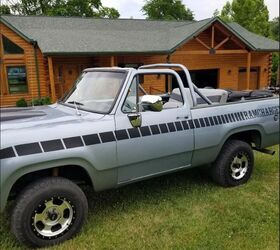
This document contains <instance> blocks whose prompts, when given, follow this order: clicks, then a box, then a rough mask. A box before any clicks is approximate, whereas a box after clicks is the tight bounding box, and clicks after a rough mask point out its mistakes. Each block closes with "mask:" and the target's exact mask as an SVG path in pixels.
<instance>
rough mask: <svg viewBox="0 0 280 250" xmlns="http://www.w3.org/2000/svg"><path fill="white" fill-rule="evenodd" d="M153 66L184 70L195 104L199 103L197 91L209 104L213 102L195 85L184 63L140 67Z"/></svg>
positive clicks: (154, 65)
mask: <svg viewBox="0 0 280 250" xmlns="http://www.w3.org/2000/svg"><path fill="white" fill-rule="evenodd" d="M151 68H180V69H181V70H183V71H184V73H185V75H186V78H187V81H188V85H189V89H190V93H191V97H192V101H193V106H196V105H197V100H196V96H195V93H197V94H198V95H199V96H200V97H201V98H202V99H203V100H204V101H205V102H207V103H208V104H212V102H211V101H210V100H209V99H208V98H207V97H206V96H204V95H203V94H202V93H201V92H200V91H199V89H198V88H197V87H196V86H195V84H194V83H193V82H192V79H191V75H190V72H189V70H188V69H187V68H186V67H185V66H184V65H182V64H177V63H157V64H149V65H143V66H141V67H139V69H151Z"/></svg>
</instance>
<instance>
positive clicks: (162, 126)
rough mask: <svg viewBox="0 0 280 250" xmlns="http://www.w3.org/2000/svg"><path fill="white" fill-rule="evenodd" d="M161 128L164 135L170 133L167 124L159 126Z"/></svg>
mask: <svg viewBox="0 0 280 250" xmlns="http://www.w3.org/2000/svg"><path fill="white" fill-rule="evenodd" d="M159 128H160V131H161V133H162V134H165V133H168V129H167V126H166V124H165V123H162V124H159Z"/></svg>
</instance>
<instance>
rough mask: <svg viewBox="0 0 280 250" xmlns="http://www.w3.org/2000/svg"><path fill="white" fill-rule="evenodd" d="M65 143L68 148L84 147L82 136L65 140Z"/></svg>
mask: <svg viewBox="0 0 280 250" xmlns="http://www.w3.org/2000/svg"><path fill="white" fill-rule="evenodd" d="M63 142H64V144H65V147H66V148H77V147H82V146H84V144H83V141H82V138H81V137H80V136H75V137H69V138H64V139H63Z"/></svg>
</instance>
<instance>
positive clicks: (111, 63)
mask: <svg viewBox="0 0 280 250" xmlns="http://www.w3.org/2000/svg"><path fill="white" fill-rule="evenodd" d="M114 66H116V65H115V57H114V56H111V57H110V67H114Z"/></svg>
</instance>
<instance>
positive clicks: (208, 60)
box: [0, 23, 271, 106]
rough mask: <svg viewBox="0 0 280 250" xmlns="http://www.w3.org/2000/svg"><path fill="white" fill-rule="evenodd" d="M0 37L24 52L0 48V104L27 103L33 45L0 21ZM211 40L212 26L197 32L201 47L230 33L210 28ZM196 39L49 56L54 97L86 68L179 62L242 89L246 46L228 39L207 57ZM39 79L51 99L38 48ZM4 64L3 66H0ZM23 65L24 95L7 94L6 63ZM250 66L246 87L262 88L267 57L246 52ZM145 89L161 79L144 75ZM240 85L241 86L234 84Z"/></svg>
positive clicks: (158, 85)
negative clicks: (213, 72)
mask: <svg viewBox="0 0 280 250" xmlns="http://www.w3.org/2000/svg"><path fill="white" fill-rule="evenodd" d="M0 31H1V33H0V34H3V35H4V36H6V37H7V38H8V39H10V40H11V41H12V42H14V43H15V44H17V45H18V46H19V47H21V48H22V49H24V55H3V48H2V46H1V44H0V48H1V51H0V52H1V53H0V56H1V58H0V59H1V65H0V66H1V71H0V72H1V76H0V80H1V106H14V105H15V103H16V101H17V100H18V99H19V98H21V97H24V98H25V99H26V100H28V101H30V100H31V99H33V98H37V97H38V85H37V75H36V64H35V58H34V49H33V46H32V45H31V44H30V43H28V42H27V41H25V40H24V39H23V38H21V37H20V36H18V35H17V34H16V33H15V32H14V31H12V30H11V29H9V28H8V27H6V26H5V25H4V24H1V23H0ZM214 34H215V37H214V39H213V37H212V27H210V28H208V29H207V30H206V31H204V32H202V33H200V34H199V35H198V36H197V37H198V40H200V41H202V43H204V44H206V46H207V47H213V45H214V47H215V46H217V45H218V44H220V43H221V42H223V41H224V40H225V39H226V38H227V36H228V35H229V34H227V32H226V31H225V30H222V27H215V28H214ZM198 40H197V39H195V38H194V39H192V40H190V41H188V42H187V43H185V44H183V45H182V46H181V47H180V48H178V49H177V50H176V51H175V52H174V53H173V54H171V55H170V56H168V55H117V56H116V55H114V56H113V55H112V56H110V55H108V56H88V57H87V56H84V57H73V56H63V57H62V56H60V57H52V62H53V71H54V72H53V78H54V83H55V88H54V89H55V96H56V97H58V98H59V97H61V96H62V95H63V93H65V92H66V91H67V90H69V88H70V87H71V86H72V85H73V83H74V81H75V79H76V78H77V76H78V75H79V73H80V72H81V71H82V70H83V69H84V68H88V67H110V66H118V65H120V64H132V63H135V64H154V63H165V62H167V61H169V62H173V63H181V64H183V65H185V66H186V67H187V68H188V69H189V70H207V69H218V87H219V88H230V89H233V90H238V89H242V88H245V87H244V86H247V85H246V84H245V85H244V79H247V75H246V76H244V74H243V75H241V76H240V74H239V69H240V68H246V66H247V54H248V52H247V51H246V50H245V49H246V47H245V46H244V44H242V43H241V42H240V41H237V39H236V38H231V39H229V40H228V41H226V42H225V43H223V44H222V45H221V46H220V47H219V48H218V50H217V53H216V54H209V50H208V49H207V47H205V46H204V45H203V44H202V43H201V42H199V41H198ZM37 55H38V64H39V75H40V89H41V91H40V94H41V96H42V97H43V96H51V88H50V75H51V72H49V69H48V59H47V57H45V56H43V54H42V53H41V51H40V49H37ZM2 62H4V64H3V63H2ZM10 64H12V65H25V66H26V71H27V79H28V90H29V92H28V93H24V94H9V93H8V86H7V79H6V78H7V77H6V71H5V70H4V66H5V65H10ZM250 67H251V68H258V70H259V73H258V76H257V81H258V83H257V84H250V85H249V86H250V88H254V86H257V87H258V88H264V87H265V86H267V85H268V83H269V81H270V78H271V53H261V52H251V66H250ZM249 79H251V80H252V81H253V80H254V81H256V75H255V73H254V75H250V77H249ZM144 80H145V81H144V88H145V89H146V90H148V91H149V92H150V93H155V92H156V91H157V90H159V91H164V89H165V79H164V77H163V78H162V79H159V78H157V77H155V76H148V77H145V79H144ZM238 82H242V84H241V83H240V84H239V83H238Z"/></svg>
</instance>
